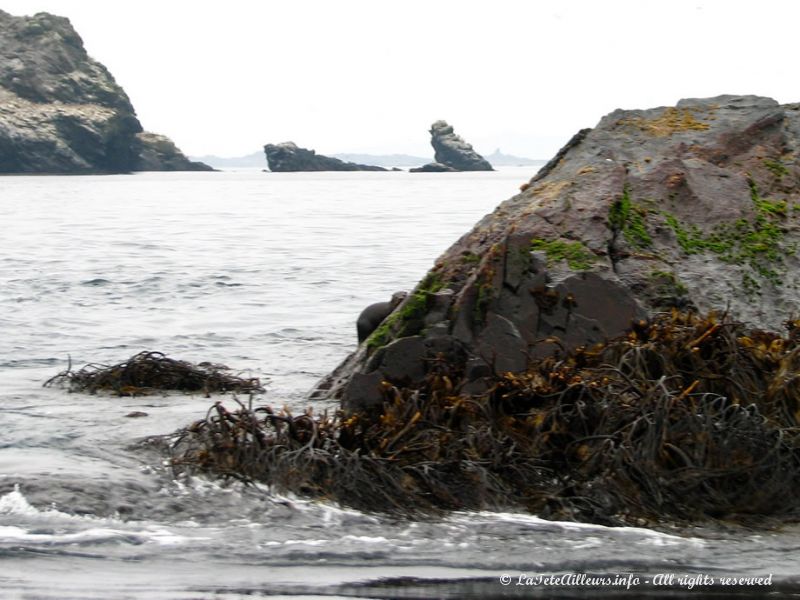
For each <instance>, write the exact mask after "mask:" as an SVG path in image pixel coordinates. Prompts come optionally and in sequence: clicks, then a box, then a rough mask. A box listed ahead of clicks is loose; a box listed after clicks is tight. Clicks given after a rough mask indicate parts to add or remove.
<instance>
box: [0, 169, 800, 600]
mask: <svg viewBox="0 0 800 600" xmlns="http://www.w3.org/2000/svg"><path fill="white" fill-rule="evenodd" d="M532 174H533V170H532V169H528V168H508V169H503V170H500V171H498V172H495V173H456V174H409V173H314V174H273V173H261V172H257V171H252V172H239V173H173V174H154V173H148V174H137V175H129V176H108V177H5V178H2V179H0V226H1V228H0V597H2V598H30V599H39V598H48V599H50V598H52V599H72V598H75V599H84V598H104V599H106V598H147V599H172V598H176V599H178V598H180V599H183V598H241V597H292V598H298V597H359V598H361V597H363V598H492V597H542V598H548V597H587V598H589V597H597V596H598V595H601V592H602V594H603V595H604V596H606V597H614V594H616V593H622V592H625V591H626V588H627V584H626V582H630V581H631V578H639V584H638V586H634V587H635V590H634V595H637V596H640V597H641V596H643V595H645V594H650V595H663V594H661V592H664V593H666V592H667V591H669V593H670V594H672V595H670V597H683V596H684V595H686V594H689V593H690V591H691V593H693V594H695V593H698V592H703V590H704V589H705V590H706V591H707V588H703V587H702V586H699V585H695V583H696V579H689V578H687V577H688V576H692V577H695V578H696V577H697V576H707V577H710V578H714V580H715V583H719V581H720V578H722V577H767V576H771V577H772V580H773V582H774V583H775V584H777V585H776V586H773V587H770V588H751V589H747V588H745V587H742V586H730V587H728V588H726V594H725V595H726V596H727V597H732V596H737V595H738V596H739V597H753V596H754V595H756V594H757V593H759V592H763V593H767V592H772V593H773V597H774V595H777V594H778V592H776V590H777V589H780V590H782V591H781V592H780V593H781V594H783V595H789V594H791V593H792V590H795V591H796V590H797V589H798V587H800V577H798V571H800V568H799V567H798V566H797V564H798V562H797V559H798V557H800V529H798V528H797V527H784V528H781V529H777V530H774V531H748V530H743V529H737V528H734V527H730V528H720V527H715V528H697V529H690V530H686V529H683V530H659V531H654V530H648V529H638V528H606V527H600V526H594V525H584V524H575V523H558V522H548V521H544V520H541V519H539V518H537V517H535V516H532V515H527V514H516V513H488V512H482V513H455V514H451V515H448V516H446V517H440V518H435V519H434V518H432V519H427V520H420V521H409V520H402V519H396V518H392V517H389V516H382V515H374V514H365V513H360V512H357V511H353V510H350V509H348V508H346V507H341V506H336V505H333V504H326V503H323V502H311V501H308V500H305V499H302V498H297V497H286V496H280V495H275V494H272V493H271V492H270V490H269V489H267V488H266V487H263V486H250V487H246V486H244V485H242V484H238V483H235V484H227V485H222V484H220V483H219V482H218V481H215V480H213V479H205V478H194V479H185V478H177V479H176V478H175V476H174V475H173V473H172V472H171V470H170V469H169V468H168V467H167V466H166V465H165V464H164V457H163V456H162V455H161V454H160V453H159V452H158V451H157V450H156V449H155V448H153V447H151V446H149V445H147V444H146V443H145V444H143V443H142V440H145V439H146V438H148V437H149V436H153V435H162V434H169V433H170V432H173V431H175V430H176V429H178V428H179V427H182V426H185V425H188V424H189V423H191V422H192V421H194V420H196V419H200V418H202V417H204V415H205V412H206V410H207V409H208V407H209V406H210V405H211V404H212V402H213V401H215V400H217V399H221V400H222V401H223V402H226V403H229V402H232V400H231V399H230V398H229V397H225V396H222V397H214V398H211V399H209V398H205V397H203V396H201V395H196V396H191V395H183V394H170V395H167V396H150V397H142V398H115V397H109V396H102V395H98V396H91V395H85V394H68V393H66V392H65V391H64V390H62V389H58V388H43V387H42V383H43V382H44V381H45V380H47V379H48V378H49V377H51V376H52V375H54V374H55V373H57V372H58V371H60V370H62V369H64V368H65V367H66V366H67V364H68V361H69V360H70V359H71V360H72V363H73V364H74V365H82V364H85V363H90V362H92V363H109V364H110V363H115V362H119V361H121V360H124V359H125V358H127V357H129V356H131V355H133V354H135V353H137V352H140V351H142V350H158V351H162V352H164V353H166V354H168V355H169V356H172V357H174V358H179V359H184V360H190V361H195V362H200V361H204V360H208V361H212V362H220V363H224V364H227V365H229V366H230V367H232V368H234V369H235V370H237V371H241V372H242V373H245V374H248V375H251V376H257V377H260V378H261V379H262V381H265V382H266V383H267V386H266V387H267V392H266V394H265V395H264V397H263V398H261V399H260V401H263V402H266V403H270V404H273V405H277V406H282V405H287V406H289V407H291V408H292V409H293V410H295V411H298V410H302V409H304V408H306V407H307V406H308V402H307V401H306V399H305V398H306V394H307V392H308V390H309V389H310V388H311V387H312V386H313V384H314V383H315V382H316V381H317V380H318V379H319V378H320V377H322V376H323V375H324V374H325V373H327V372H328V371H330V370H331V369H332V368H333V367H335V366H336V365H337V364H338V363H339V361H341V360H342V359H343V358H344V357H345V356H346V355H347V354H348V353H349V352H351V351H352V350H353V349H354V348H355V343H356V334H355V326H354V322H355V317H356V316H357V315H358V313H359V311H360V310H361V308H363V307H364V306H365V305H367V304H369V303H371V302H376V301H380V300H384V299H388V298H389V296H390V295H391V294H392V293H393V292H394V291H397V290H402V289H406V290H407V289H410V288H412V287H413V286H414V285H415V284H416V282H417V281H418V280H419V279H420V278H421V277H422V276H423V275H424V273H425V272H426V271H427V269H428V268H430V266H432V264H433V261H434V260H435V259H436V257H437V256H438V255H439V254H440V253H441V252H442V251H443V250H445V249H446V248H447V247H448V246H449V245H450V244H451V243H452V242H454V241H455V240H456V239H457V238H458V237H459V236H460V235H461V234H463V233H465V232H466V231H467V230H468V229H469V228H470V227H471V226H472V224H473V223H475V222H476V221H477V220H478V219H479V218H480V217H482V216H483V215H484V214H486V213H488V212H491V211H492V210H493V209H494V207H495V206H496V205H497V204H498V203H499V202H501V201H502V200H504V199H506V198H508V197H510V196H511V195H513V194H514V193H515V192H516V191H517V188H518V186H519V185H520V184H521V183H523V182H524V181H527V180H528V179H529V178H530V176H531V175H532ZM314 408H315V410H318V411H319V410H324V409H325V408H332V407H330V406H327V407H326V406H325V404H324V403H318V404H317V405H315V406H314ZM133 411H141V412H144V413H147V416H146V417H142V418H131V417H128V416H127V415H128V414H130V413H131V412H133ZM544 575H564V576H572V577H579V576H606V577H610V578H612V579H614V578H616V581H615V583H616V584H618V585H610V584H609V585H605V586H601V588H600V590H599V591H598V590H597V589H592V586H591V585H590V584H589V583H587V580H586V579H581V580H578V579H572V580H570V579H564V580H559V581H558V582H555V583H554V582H551V584H550V585H546V584H545V583H544V582H542V581H540V580H538V579H536V578H537V577H539V576H544ZM669 576H672V577H673V585H672V587H669V586H667V585H666V583H668V582H669ZM681 577H683V578H684V579H680V578H681ZM529 578H530V579H529ZM625 578H627V579H625ZM693 581H694V582H695V583H692V582H693ZM662 584H664V585H662ZM690 587H691V588H692V589H691V590H690V589H689V588H690ZM675 590H677V591H675Z"/></svg>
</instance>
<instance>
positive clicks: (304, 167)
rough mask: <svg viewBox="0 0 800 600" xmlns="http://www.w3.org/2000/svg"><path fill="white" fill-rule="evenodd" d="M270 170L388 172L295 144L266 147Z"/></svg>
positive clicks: (284, 143)
mask: <svg viewBox="0 0 800 600" xmlns="http://www.w3.org/2000/svg"><path fill="white" fill-rule="evenodd" d="M264 154H266V156H267V164H268V165H269V170H270V171H274V172H295V171H386V170H387V169H384V168H383V167H376V166H372V165H359V164H357V163H352V162H344V161H342V160H339V159H338V158H332V157H330V156H323V155H322V154H317V153H316V152H315V151H314V150H308V149H306V148H301V147H299V146H298V145H297V144H295V143H294V142H283V143H282V144H267V145H266V146H264Z"/></svg>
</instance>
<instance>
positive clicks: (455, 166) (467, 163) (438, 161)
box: [411, 121, 494, 173]
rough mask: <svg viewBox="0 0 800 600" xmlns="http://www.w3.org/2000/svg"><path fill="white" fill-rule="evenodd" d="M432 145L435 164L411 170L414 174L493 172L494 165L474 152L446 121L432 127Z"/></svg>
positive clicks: (438, 122) (436, 123)
mask: <svg viewBox="0 0 800 600" xmlns="http://www.w3.org/2000/svg"><path fill="white" fill-rule="evenodd" d="M430 133H431V145H432V146H433V149H434V151H435V156H434V162H432V163H429V164H427V165H424V166H422V167H419V168H417V169H411V170H412V171H414V172H422V173H438V172H442V171H493V170H494V169H493V168H492V165H490V164H489V161H487V160H486V159H485V158H483V157H482V156H481V155H480V154H478V153H477V152H475V150H473V148H472V146H471V145H470V144H468V143H467V142H465V141H464V140H463V139H462V138H461V136H459V135H457V134H456V133H455V132H454V131H453V126H452V125H448V124H447V122H446V121H436V122H435V123H434V124H433V125H431V131H430Z"/></svg>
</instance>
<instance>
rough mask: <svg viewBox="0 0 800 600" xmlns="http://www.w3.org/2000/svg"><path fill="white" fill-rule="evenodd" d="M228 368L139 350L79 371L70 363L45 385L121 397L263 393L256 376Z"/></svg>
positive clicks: (89, 365)
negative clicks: (115, 361)
mask: <svg viewBox="0 0 800 600" xmlns="http://www.w3.org/2000/svg"><path fill="white" fill-rule="evenodd" d="M226 371H228V367H226V366H224V365H216V364H212V363H208V362H202V363H199V364H193V363H190V362H186V361H183V360H175V359H173V358H168V357H167V356H165V355H164V354H162V353H161V352H140V353H139V354H136V355H135V356H132V357H131V358H129V359H128V360H126V361H123V362H121V363H119V364H116V365H101V364H88V365H85V366H84V367H81V368H80V369H79V370H78V371H73V370H72V362H71V361H70V364H69V366H68V367H67V368H66V370H64V371H62V372H61V373H58V374H57V375H55V376H53V377H51V378H50V379H48V380H47V381H46V382H45V383H44V385H45V386H46V387H47V386H51V385H61V386H67V387H68V389H69V391H70V392H89V393H91V394H94V393H97V392H98V391H104V392H112V393H115V394H118V395H120V396H131V395H134V396H138V395H143V394H148V393H153V392H156V391H164V390H178V391H184V392H202V393H204V394H206V395H208V394H211V393H214V392H241V393H255V392H263V391H264V390H263V388H262V387H261V383H260V382H259V380H258V379H255V378H249V379H245V378H242V377H238V376H236V375H233V374H231V373H228V372H226Z"/></svg>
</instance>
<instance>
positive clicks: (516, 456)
mask: <svg viewBox="0 0 800 600" xmlns="http://www.w3.org/2000/svg"><path fill="white" fill-rule="evenodd" d="M799 326H800V323H799V322H789V323H787V327H788V329H789V334H788V336H781V335H779V334H777V333H768V332H762V331H746V330H745V329H744V327H743V326H742V325H741V324H739V323H735V322H732V321H730V320H729V319H727V318H725V317H722V318H718V317H716V316H715V315H713V314H712V315H709V316H706V317H701V316H698V315H696V314H693V313H688V314H685V313H679V312H672V313H669V314H661V315H658V316H656V317H655V318H654V319H653V320H652V321H651V322H640V323H637V324H636V326H635V327H634V328H633V330H632V331H631V332H630V334H628V335H627V336H625V337H622V338H619V339H615V340H612V341H610V342H608V343H606V344H603V345H598V346H595V347H592V348H580V349H578V350H576V351H575V352H573V353H571V354H570V355H568V356H566V357H563V358H558V357H552V358H547V359H544V360H541V361H538V362H536V363H534V364H532V365H531V366H530V368H529V369H528V370H527V371H526V372H524V373H521V374H511V373H506V374H505V375H503V376H502V377H498V378H496V379H495V380H494V381H493V382H492V386H491V387H490V389H489V390H488V391H487V392H485V393H484V394H481V395H477V396H469V395H466V394H462V393H460V391H459V389H458V386H457V384H456V383H454V382H458V381H461V376H462V373H461V372H459V370H458V369H457V368H456V367H454V366H453V364H451V363H448V362H447V361H446V360H445V359H444V358H441V359H437V360H436V361H434V363H433V364H431V365H430V366H429V370H428V371H429V372H428V377H427V380H426V381H425V383H424V384H423V385H421V386H419V387H417V388H400V387H397V386H393V385H391V384H389V383H387V382H384V384H383V393H384V399H385V401H384V406H383V410H382V413H381V414H380V415H379V416H377V417H368V416H365V415H353V416H347V415H343V414H341V413H338V414H336V415H333V416H329V415H327V414H324V415H321V416H317V417H314V416H312V414H311V413H310V412H308V413H306V414H302V415H298V416H292V415H291V414H290V413H289V412H288V411H286V410H284V411H280V412H278V413H276V412H275V411H273V410H272V409H270V408H268V407H260V408H256V409H253V408H252V406H245V405H243V404H241V403H239V407H238V408H237V409H236V410H233V411H229V410H228V409H226V408H225V407H224V406H223V405H222V404H220V403H217V404H215V405H214V406H213V407H212V408H211V409H210V410H209V413H208V415H207V416H206V418H205V419H204V420H201V421H198V422H196V423H194V424H193V425H191V426H190V427H188V428H187V429H185V430H183V431H181V432H180V435H179V437H178V439H177V441H176V442H175V443H174V444H173V446H172V454H173V459H172V462H173V464H174V465H175V466H176V468H182V469H189V470H192V471H195V470H200V471H205V472H212V473H217V474H222V475H227V476H233V477H236V478H240V479H244V480H247V481H261V482H266V483H268V484H270V485H272V486H274V487H275V488H277V489H279V490H282V491H291V492H295V493H298V494H303V495H308V496H312V497H318V498H327V499H332V500H335V501H339V502H341V503H344V504H347V505H350V506H353V507H355V508H359V509H362V510H373V511H392V512H401V513H406V514H420V513H427V512H430V511H436V510H441V509H485V508H510V507H524V508H525V509H527V510H529V511H531V512H534V513H536V514H539V515H541V516H544V517H549V518H559V519H574V520H581V521H592V522H598V523H608V524H623V523H628V524H630V523H636V524H648V523H656V522H663V521H664V520H671V521H675V522H700V521H705V520H708V519H728V520H733V521H738V522H745V523H748V522H763V521H764V520H765V519H769V518H777V519H782V520H793V519H796V518H797V517H798V511H800V509H798V505H797V502H796V498H797V495H798V492H800V435H799V433H800V429H798V421H800V406H799V404H798V399H800V342H799V341H798V338H800V329H799V328H798V327H799Z"/></svg>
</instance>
